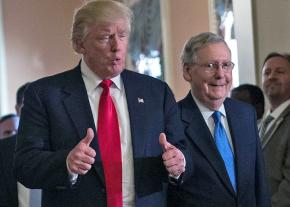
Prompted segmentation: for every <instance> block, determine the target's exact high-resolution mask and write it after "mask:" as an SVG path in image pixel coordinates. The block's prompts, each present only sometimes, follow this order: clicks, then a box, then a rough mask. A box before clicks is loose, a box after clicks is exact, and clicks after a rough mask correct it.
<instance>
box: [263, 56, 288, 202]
mask: <svg viewBox="0 0 290 207" xmlns="http://www.w3.org/2000/svg"><path fill="white" fill-rule="evenodd" d="M262 86H263V91H264V94H265V96H266V97H267V99H268V100H269V104H270V107H269V110H268V111H267V112H266V114H265V117H264V119H263V120H262V122H261V127H260V129H259V133H260V137H261V143H262V149H263V153H264V156H265V162H266V167H267V170H268V175H269V177H268V179H269V182H270V187H271V195H272V199H271V200H272V206H273V207H278V206H279V207H282V206H285V207H286V206H290V127H289V126H290V58H289V55H287V54H285V55H284V54H280V53H270V54H269V55H268V56H267V57H266V58H265V60H264V64H263V69H262Z"/></svg>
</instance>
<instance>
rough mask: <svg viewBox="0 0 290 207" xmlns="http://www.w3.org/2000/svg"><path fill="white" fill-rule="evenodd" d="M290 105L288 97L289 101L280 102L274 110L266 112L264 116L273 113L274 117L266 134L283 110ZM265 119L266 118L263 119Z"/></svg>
mask: <svg viewBox="0 0 290 207" xmlns="http://www.w3.org/2000/svg"><path fill="white" fill-rule="evenodd" d="M289 105H290V99H288V100H287V101H285V102H283V103H282V104H280V105H279V106H278V107H277V108H276V109H275V110H274V111H272V112H270V111H268V112H267V113H266V115H265V116H264V118H265V117H267V116H268V115H271V116H272V117H273V118H274V119H273V120H272V121H271V122H270V123H269V124H268V125H267V128H266V131H265V134H266V133H267V131H268V129H270V128H271V127H272V125H273V123H275V121H276V120H277V119H278V117H279V116H280V115H281V114H282V112H283V111H284V110H285V109H286V108H287V107H288V106H289ZM263 121H264V120H263Z"/></svg>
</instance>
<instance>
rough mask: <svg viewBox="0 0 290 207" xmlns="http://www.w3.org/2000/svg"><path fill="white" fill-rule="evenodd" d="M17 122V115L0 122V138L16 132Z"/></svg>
mask: <svg viewBox="0 0 290 207" xmlns="http://www.w3.org/2000/svg"><path fill="white" fill-rule="evenodd" d="M18 123H19V118H18V117H12V118H9V119H6V120H5V121H3V122H1V124H0V139H2V138H5V137H8V136H11V135H14V134H16V133H17V128H18Z"/></svg>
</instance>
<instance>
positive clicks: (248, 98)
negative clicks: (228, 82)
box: [231, 84, 265, 126]
mask: <svg viewBox="0 0 290 207" xmlns="http://www.w3.org/2000/svg"><path fill="white" fill-rule="evenodd" d="M231 98H234V99H237V100H240V101H243V102H246V103H248V104H250V105H252V106H253V107H254V108H255V110H256V115H257V123H258V126H259V125H260V122H261V120H262V118H263V115H264V111H265V98H264V94H263V91H262V90H261V89H260V88H259V87H258V86H255V85H252V84H242V85H239V86H238V87H236V88H233V89H232V90H231Z"/></svg>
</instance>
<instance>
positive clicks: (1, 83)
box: [0, 0, 8, 115]
mask: <svg viewBox="0 0 290 207" xmlns="http://www.w3.org/2000/svg"><path fill="white" fill-rule="evenodd" d="M5 57H6V56H5V38H4V32H3V12H2V0H1V1H0V115H1V114H4V113H7V111H8V108H7V101H5V100H7V99H8V96H7V82H6V78H7V76H6V59H5Z"/></svg>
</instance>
